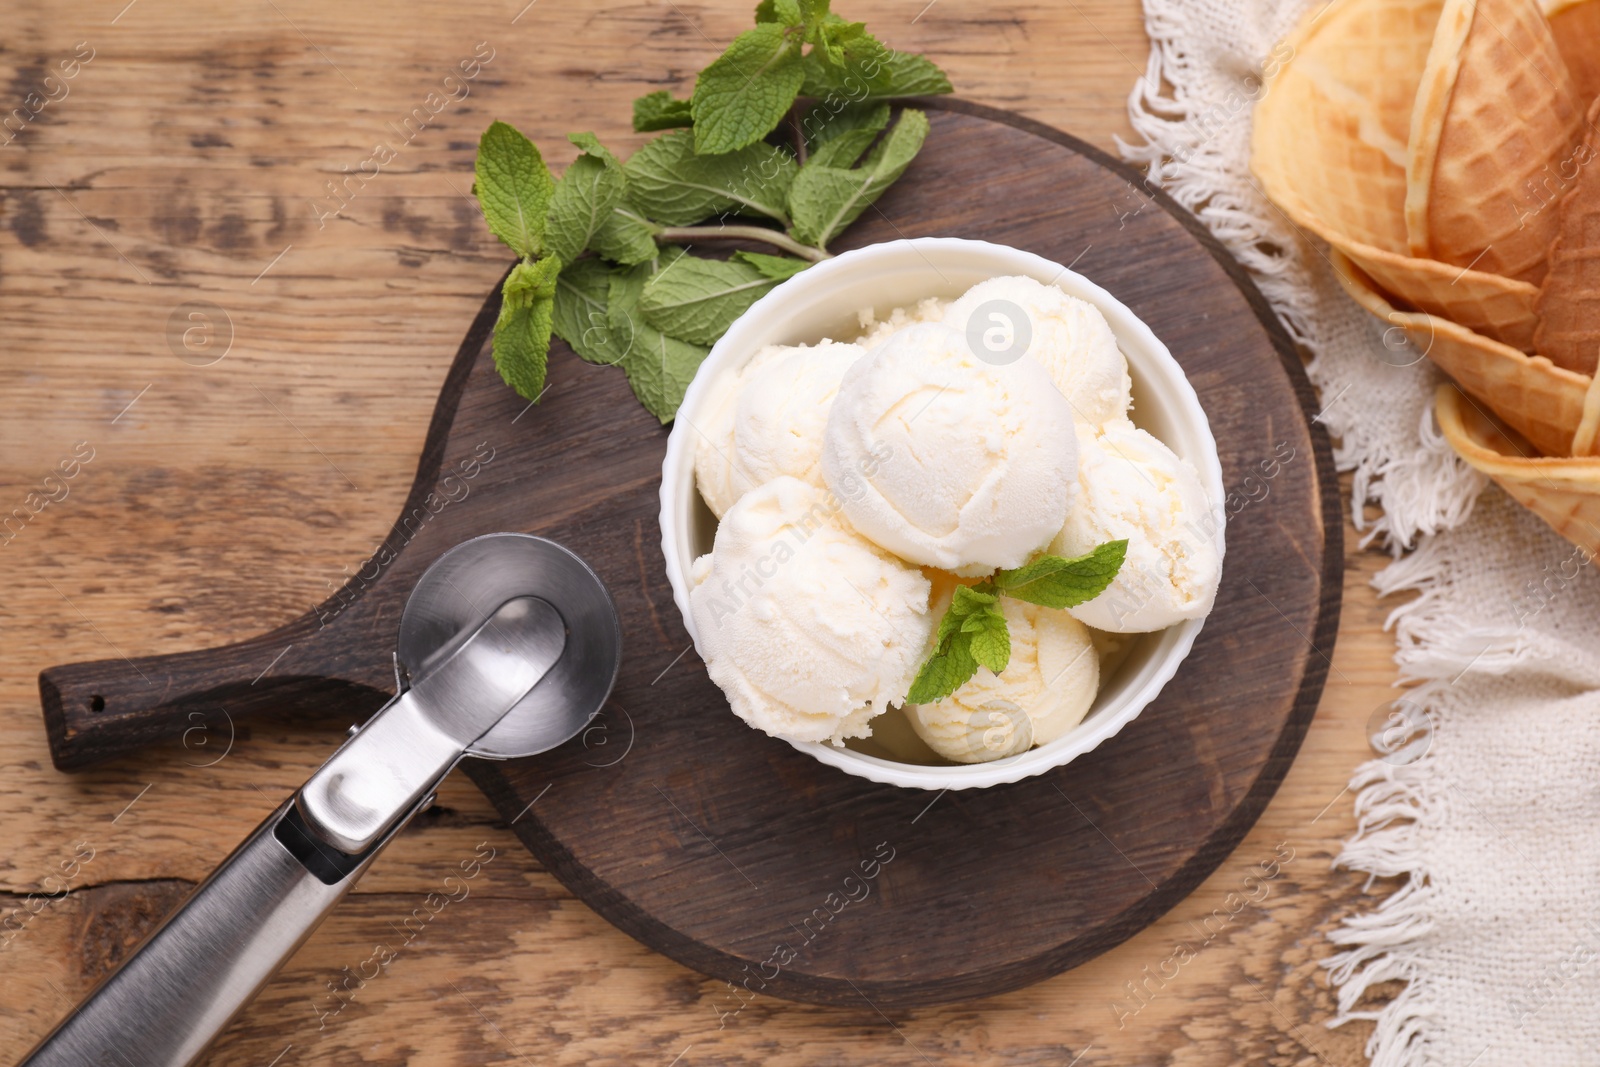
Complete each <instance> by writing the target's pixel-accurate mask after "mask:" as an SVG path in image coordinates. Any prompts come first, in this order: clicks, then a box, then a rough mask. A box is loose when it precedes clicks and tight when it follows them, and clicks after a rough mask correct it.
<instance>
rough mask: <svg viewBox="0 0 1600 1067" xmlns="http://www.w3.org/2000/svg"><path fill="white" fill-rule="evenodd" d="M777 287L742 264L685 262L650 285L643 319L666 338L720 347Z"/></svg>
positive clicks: (685, 259)
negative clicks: (734, 327) (747, 313)
mask: <svg viewBox="0 0 1600 1067" xmlns="http://www.w3.org/2000/svg"><path fill="white" fill-rule="evenodd" d="M775 284H777V283H776V282H774V281H773V280H772V279H771V278H769V277H767V276H766V274H764V273H762V272H761V271H760V270H758V269H757V268H756V267H755V266H753V265H752V264H749V263H745V262H742V261H740V260H735V259H730V260H716V259H702V258H701V257H699V256H684V257H682V258H681V259H679V260H678V261H677V262H675V263H674V264H673V265H672V266H671V267H670V268H669V269H666V270H663V271H661V272H660V273H659V274H657V275H655V276H654V277H653V278H651V279H650V281H649V282H647V283H646V284H645V287H644V292H643V293H642V294H641V295H640V297H639V313H640V315H642V316H643V317H644V320H645V321H646V322H648V323H649V324H650V325H651V326H654V327H655V328H656V329H658V330H660V331H662V332H663V333H667V334H670V335H672V336H673V337H677V338H681V339H682V340H685V341H690V342H693V343H695V344H703V345H711V344H716V342H717V339H718V338H720V337H721V336H722V335H723V334H724V333H726V332H727V330H728V327H729V326H731V325H733V320H734V319H737V318H738V317H739V316H740V315H743V314H744V313H745V310H746V309H748V308H749V307H750V305H751V304H754V303H755V302H756V301H757V300H759V299H761V297H762V296H764V295H766V293H767V291H768V290H769V289H771V288H772V287H773V286H774V285H775Z"/></svg>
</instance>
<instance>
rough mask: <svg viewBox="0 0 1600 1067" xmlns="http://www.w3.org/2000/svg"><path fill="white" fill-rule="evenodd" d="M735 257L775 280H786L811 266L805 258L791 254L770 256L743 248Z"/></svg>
mask: <svg viewBox="0 0 1600 1067" xmlns="http://www.w3.org/2000/svg"><path fill="white" fill-rule="evenodd" d="M733 258H734V259H736V260H738V261H739V262H741V263H748V264H750V265H751V266H752V267H754V268H755V269H756V270H758V271H760V272H761V273H762V274H764V275H765V276H767V277H768V278H771V279H772V280H773V281H775V282H781V281H786V280H787V279H789V278H793V277H794V276H795V275H796V274H799V273H800V272H801V271H803V270H805V269H806V268H807V267H809V266H811V264H810V262H809V261H807V260H804V259H792V258H790V257H789V256H769V255H767V254H766V253H764V252H746V251H744V250H743V249H740V250H739V251H737V252H735V253H734V254H733Z"/></svg>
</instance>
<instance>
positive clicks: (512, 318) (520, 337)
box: [493, 256, 561, 400]
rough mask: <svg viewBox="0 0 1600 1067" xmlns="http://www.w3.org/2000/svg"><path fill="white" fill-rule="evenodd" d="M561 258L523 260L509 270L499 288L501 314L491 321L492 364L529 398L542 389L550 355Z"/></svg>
mask: <svg viewBox="0 0 1600 1067" xmlns="http://www.w3.org/2000/svg"><path fill="white" fill-rule="evenodd" d="M560 270H561V260H560V259H558V258H557V257H555V256H547V257H546V258H544V259H541V260H538V261H537V262H531V263H530V262H529V261H528V260H526V259H525V260H523V261H522V262H520V263H518V264H517V265H516V266H515V267H513V268H512V269H511V274H510V275H509V276H508V277H507V278H506V283H505V286H504V287H503V288H502V289H501V298H500V316H499V318H497V319H496V320H495V324H494V349H493V351H494V366H495V370H497V371H499V372H500V377H501V378H503V379H504V380H505V383H506V384H507V385H509V386H511V388H513V389H515V390H516V391H517V393H518V394H520V395H521V396H523V397H526V398H527V399H529V400H537V399H538V398H539V396H540V394H542V393H543V392H544V378H545V368H546V366H547V364H548V361H549V355H550V326H551V318H552V314H553V305H554V302H555V301H554V297H555V289H556V276H557V274H558V273H559V272H560Z"/></svg>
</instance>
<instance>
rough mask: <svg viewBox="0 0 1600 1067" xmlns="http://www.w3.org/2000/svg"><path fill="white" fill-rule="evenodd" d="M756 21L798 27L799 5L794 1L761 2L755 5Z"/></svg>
mask: <svg viewBox="0 0 1600 1067" xmlns="http://www.w3.org/2000/svg"><path fill="white" fill-rule="evenodd" d="M756 21H757V22H776V23H780V24H781V25H784V26H798V25H800V22H801V15H800V5H799V4H798V3H797V2H796V0H761V3H759V4H757V5H756Z"/></svg>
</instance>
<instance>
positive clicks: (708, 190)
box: [623, 130, 797, 226]
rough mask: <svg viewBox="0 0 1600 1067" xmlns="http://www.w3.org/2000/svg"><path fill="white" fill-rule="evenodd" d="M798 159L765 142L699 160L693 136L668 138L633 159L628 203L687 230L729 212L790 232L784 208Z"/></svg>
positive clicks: (629, 169) (684, 134)
mask: <svg viewBox="0 0 1600 1067" xmlns="http://www.w3.org/2000/svg"><path fill="white" fill-rule="evenodd" d="M796 169H797V166H796V164H795V161H794V158H793V157H792V156H790V155H789V154H788V153H787V152H785V151H783V150H782V149H781V148H778V147H776V146H774V145H770V144H766V143H765V142H761V143H758V144H753V145H750V146H749V147H747V148H741V149H739V150H738V151H736V152H729V153H726V154H725V155H720V156H699V155H696V154H695V150H694V134H693V132H691V131H688V130H683V131H679V132H677V133H669V134H665V135H663V136H661V137H658V138H656V139H655V140H654V141H651V142H650V143H648V144H646V145H645V146H644V147H643V148H641V149H639V151H637V152H635V153H634V154H633V155H632V157H630V158H629V160H628V162H627V163H626V165H624V167H623V170H624V171H625V172H626V174H627V178H628V199H629V200H630V201H631V202H632V203H633V204H635V205H637V206H638V207H639V208H640V209H641V210H642V211H643V213H644V214H645V215H646V216H647V217H649V218H651V219H654V220H655V221H657V222H659V223H662V224H663V225H666V226H685V225H688V224H689V223H691V222H699V221H700V220H702V219H705V218H709V217H710V216H712V215H719V214H722V213H723V212H727V211H735V210H737V211H739V212H742V213H755V214H761V215H766V216H768V217H769V218H774V219H777V220H778V221H779V222H781V223H783V224H784V225H785V226H787V225H788V224H789V216H788V214H787V213H786V212H785V211H784V204H785V202H786V201H787V200H788V197H789V187H790V185H791V184H793V182H794V176H795V171H796Z"/></svg>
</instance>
